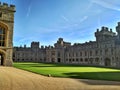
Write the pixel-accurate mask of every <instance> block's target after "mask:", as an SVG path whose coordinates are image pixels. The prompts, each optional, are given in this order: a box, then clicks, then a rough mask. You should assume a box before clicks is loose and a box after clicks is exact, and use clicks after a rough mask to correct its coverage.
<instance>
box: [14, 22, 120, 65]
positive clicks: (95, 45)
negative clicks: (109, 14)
mask: <svg viewBox="0 0 120 90" xmlns="http://www.w3.org/2000/svg"><path fill="white" fill-rule="evenodd" d="M116 31H117V34H116V33H114V32H113V31H112V29H109V28H108V27H102V28H101V30H99V29H97V31H96V32H95V37H96V41H89V42H86V43H75V44H74V45H71V43H69V42H65V41H64V40H63V39H62V38H59V39H58V41H57V42H56V43H55V44H54V46H45V47H44V46H41V47H39V46H40V45H39V42H32V43H31V47H26V45H25V46H24V47H14V53H13V60H14V61H21V62H24V61H31V62H55V63H67V64H82V65H83V64H84V65H97V66H109V67H120V22H118V25H117V26H116Z"/></svg>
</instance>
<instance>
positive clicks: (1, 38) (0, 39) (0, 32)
mask: <svg viewBox="0 0 120 90" xmlns="http://www.w3.org/2000/svg"><path fill="white" fill-rule="evenodd" d="M5 34H6V33H5V28H3V27H1V26H0V46H5Z"/></svg>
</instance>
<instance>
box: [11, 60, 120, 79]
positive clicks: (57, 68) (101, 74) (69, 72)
mask: <svg viewBox="0 0 120 90" xmlns="http://www.w3.org/2000/svg"><path fill="white" fill-rule="evenodd" d="M13 66H14V67H16V68H19V69H23V70H27V71H30V72H34V73H37V74H41V75H45V76H48V74H50V75H51V76H53V77H69V78H78V79H96V80H114V81H120V69H114V68H113V69H112V68H104V67H95V66H81V65H65V64H45V63H31V62H19V63H18V62H14V64H13Z"/></svg>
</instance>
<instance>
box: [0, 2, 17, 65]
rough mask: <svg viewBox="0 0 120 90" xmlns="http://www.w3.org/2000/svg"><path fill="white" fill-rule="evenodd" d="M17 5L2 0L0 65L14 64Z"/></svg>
mask: <svg viewBox="0 0 120 90" xmlns="http://www.w3.org/2000/svg"><path fill="white" fill-rule="evenodd" d="M14 13H15V5H8V4H7V3H3V4H1V2H0V65H2V66H12V50H13V26H14Z"/></svg>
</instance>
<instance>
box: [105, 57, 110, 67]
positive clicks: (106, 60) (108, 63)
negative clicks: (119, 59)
mask: <svg viewBox="0 0 120 90" xmlns="http://www.w3.org/2000/svg"><path fill="white" fill-rule="evenodd" d="M105 66H111V60H110V59H109V58H105Z"/></svg>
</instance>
